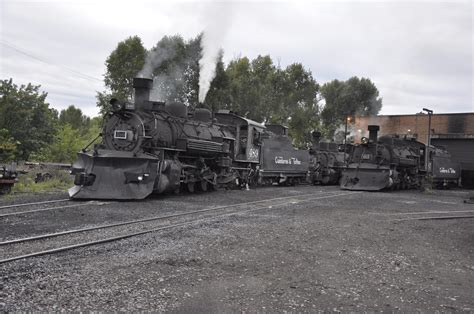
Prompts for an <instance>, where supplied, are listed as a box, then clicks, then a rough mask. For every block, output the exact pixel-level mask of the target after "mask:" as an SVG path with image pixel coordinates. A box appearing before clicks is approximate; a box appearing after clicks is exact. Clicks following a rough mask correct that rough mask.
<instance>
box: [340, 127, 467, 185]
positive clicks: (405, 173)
mask: <svg viewBox="0 0 474 314" xmlns="http://www.w3.org/2000/svg"><path fill="white" fill-rule="evenodd" d="M368 129H369V138H362V143H361V144H360V145H356V146H354V147H353V149H352V152H351V154H350V157H349V160H348V165H347V166H346V167H344V168H343V170H342V176H341V179H340V186H341V188H342V189H345V190H363V191H378V190H383V189H392V190H396V189H409V188H418V187H420V186H422V185H423V184H424V183H425V182H429V183H430V184H434V185H437V186H441V187H446V186H448V185H457V184H459V182H458V181H459V176H460V165H459V163H456V162H453V161H452V160H451V158H450V157H451V156H450V155H449V153H448V152H447V151H446V150H444V149H442V148H439V147H431V146H426V145H425V144H423V143H421V142H418V141H416V140H414V139H406V138H400V137H399V136H397V135H384V136H380V137H377V134H378V131H379V126H378V125H369V127H368Z"/></svg>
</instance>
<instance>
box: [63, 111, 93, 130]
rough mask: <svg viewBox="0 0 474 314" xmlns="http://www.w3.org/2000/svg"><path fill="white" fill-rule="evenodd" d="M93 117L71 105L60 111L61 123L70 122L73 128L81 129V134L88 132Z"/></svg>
mask: <svg viewBox="0 0 474 314" xmlns="http://www.w3.org/2000/svg"><path fill="white" fill-rule="evenodd" d="M90 120H91V119H90V118H89V117H88V116H86V115H84V114H83V113H82V110H81V109H79V108H76V107H74V106H73V105H71V106H69V107H68V108H67V109H63V110H61V112H60V113H59V124H60V125H61V126H64V125H66V124H69V125H70V126H71V127H72V128H73V129H75V130H79V131H80V132H81V134H84V133H86V132H87V130H88V129H89V128H90V125H91V121H90Z"/></svg>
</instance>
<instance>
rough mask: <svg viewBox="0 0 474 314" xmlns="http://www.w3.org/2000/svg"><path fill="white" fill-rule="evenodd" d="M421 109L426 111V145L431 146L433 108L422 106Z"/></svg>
mask: <svg viewBox="0 0 474 314" xmlns="http://www.w3.org/2000/svg"><path fill="white" fill-rule="evenodd" d="M423 111H426V112H427V113H428V147H429V146H431V115H432V114H433V110H430V109H427V108H423Z"/></svg>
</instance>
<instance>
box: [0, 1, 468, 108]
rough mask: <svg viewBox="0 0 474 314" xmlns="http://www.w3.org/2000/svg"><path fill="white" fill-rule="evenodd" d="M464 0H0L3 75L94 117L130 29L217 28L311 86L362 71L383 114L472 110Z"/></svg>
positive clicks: (238, 46) (186, 32)
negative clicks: (294, 69)
mask: <svg viewBox="0 0 474 314" xmlns="http://www.w3.org/2000/svg"><path fill="white" fill-rule="evenodd" d="M472 18H473V1H442V2H441V1H418V2H414V1H290V0H288V1H234V2H230V1H218V2H213V1H179V2H177V1H138V0H134V1H131V0H130V1H117V0H116V1H99V0H95V1H80V0H75V1H21V0H15V1H13V0H0V57H1V61H0V62H1V63H0V78H1V79H8V78H13V81H14V83H16V84H25V83H28V82H31V83H33V84H37V85H38V84H39V85H41V86H42V90H44V91H46V92H47V93H48V98H47V101H48V102H49V103H50V105H51V106H52V107H54V108H57V109H58V110H60V109H63V108H65V107H67V106H68V105H71V104H73V105H76V106H77V107H79V108H81V109H82V110H83V111H84V112H85V113H86V114H88V115H96V114H97V112H98V110H97V108H96V105H95V103H96V101H95V94H96V91H102V90H103V89H104V87H103V84H102V78H103V74H104V73H105V66H104V62H105V60H106V58H107V56H108V55H109V54H110V53H111V52H112V51H113V50H114V49H115V48H116V46H117V43H118V42H119V41H122V40H124V39H126V38H127V37H129V36H132V35H138V36H139V37H140V38H141V39H142V40H143V43H144V45H145V48H147V49H149V48H151V47H153V46H154V45H155V44H156V43H157V42H158V41H159V40H160V39H161V38H162V37H163V36H164V35H174V34H181V35H182V36H183V37H184V38H185V39H189V38H192V37H195V36H196V35H197V34H198V33H199V32H201V31H203V30H204V29H206V28H208V27H212V26H213V25H216V24H217V25H221V26H220V27H221V28H222V29H221V32H220V33H222V34H223V36H222V39H221V43H220V45H221V47H222V48H223V49H224V53H225V55H224V60H225V61H226V62H228V61H229V60H231V59H233V58H236V57H239V56H247V57H249V58H254V57H256V56H258V55H259V54H260V55H266V54H269V55H270V56H271V57H272V58H273V60H274V62H275V63H279V64H280V65H281V66H282V67H285V66H286V65H288V64H291V63H294V62H301V63H302V64H303V65H304V66H305V67H306V68H307V69H310V70H311V72H312V74H313V76H314V78H315V79H316V80H317V81H318V82H319V83H320V84H323V83H325V82H328V81H331V80H333V79H339V80H346V79H348V78H350V77H351V76H354V75H355V76H359V77H367V78H370V79H371V80H372V81H373V82H374V83H375V84H376V86H377V87H378V89H379V91H380V96H381V97H383V107H382V111H381V114H413V113H416V112H419V111H421V109H422V108H423V107H428V108H431V109H433V110H434V111H435V113H442V112H472V111H474V108H473V93H472V90H473V23H472Z"/></svg>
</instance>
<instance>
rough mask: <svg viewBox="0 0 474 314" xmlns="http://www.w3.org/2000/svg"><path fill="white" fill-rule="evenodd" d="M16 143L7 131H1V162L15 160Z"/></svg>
mask: <svg viewBox="0 0 474 314" xmlns="http://www.w3.org/2000/svg"><path fill="white" fill-rule="evenodd" d="M16 144H17V143H16V142H15V140H14V139H13V137H11V136H10V133H9V132H8V130H6V129H0V162H8V161H12V160H14V159H15V154H16V152H17V150H16Z"/></svg>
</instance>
